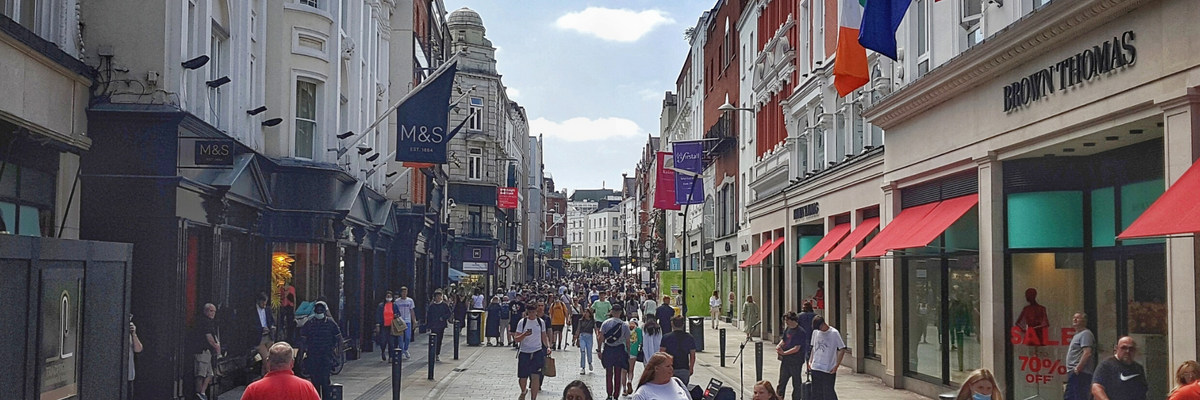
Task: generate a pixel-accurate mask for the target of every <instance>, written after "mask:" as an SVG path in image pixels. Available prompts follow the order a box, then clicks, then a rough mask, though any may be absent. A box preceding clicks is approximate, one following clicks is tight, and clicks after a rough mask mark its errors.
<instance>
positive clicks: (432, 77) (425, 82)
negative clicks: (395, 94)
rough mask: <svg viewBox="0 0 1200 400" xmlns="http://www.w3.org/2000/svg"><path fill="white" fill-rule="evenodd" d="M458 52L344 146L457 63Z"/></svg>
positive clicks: (363, 133) (373, 127) (370, 128)
mask: <svg viewBox="0 0 1200 400" xmlns="http://www.w3.org/2000/svg"><path fill="white" fill-rule="evenodd" d="M459 54H462V53H454V55H453V56H450V59H449V60H446V62H445V63H442V66H440V67H438V69H437V70H435V71H433V74H431V75H430V76H429V79H426V80H423V81H421V83H419V84H417V87H414V88H413V89H412V90H409V91H408V93H407V94H405V95H404V97H403V98H401V99H400V100H399V101H397V102H396V103H395V104H392V106H391V107H388V108H387V109H386V110H383V112H381V113H379V118H376V119H375V122H373V123H371V125H370V126H368V127H367V129H364V130H363V131H362V133H360V134H358V135H355V139H354V140H352V141H350V144H347V145H346V147H344V148H345V149H349V148H351V147H354V145H356V144H358V142H360V141H362V140H363V138H365V137H367V132H370V131H371V130H373V129H375V127H376V126H378V125H379V123H380V122H383V121H384V120H386V119H388V117H390V116H391V114H392V111H394V110H395V109H396V108H398V107H400V105H401V104H404V102H405V101H408V99H409V98H411V97H413V96H414V95H416V94H417V93H419V92H420V91H421V89H424V88H425V87H426V86H429V84H430V83H431V82H433V81H434V80H435V78H437V77H438V76H440V75H441V74H442V73H444V72H446V69H448V68H450V66H451V65H454V63H457V62H458V56H459ZM342 154H345V152H344V151H343V150H342V149H341V148H339V149H338V158H341V156H342Z"/></svg>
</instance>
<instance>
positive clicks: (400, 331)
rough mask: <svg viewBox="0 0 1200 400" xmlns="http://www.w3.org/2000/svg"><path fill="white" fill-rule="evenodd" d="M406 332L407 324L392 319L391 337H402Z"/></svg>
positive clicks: (398, 319) (396, 318)
mask: <svg viewBox="0 0 1200 400" xmlns="http://www.w3.org/2000/svg"><path fill="white" fill-rule="evenodd" d="M407 330H408V324H407V323H405V322H404V320H403V319H401V318H400V317H395V318H392V336H401V335H404V331H407Z"/></svg>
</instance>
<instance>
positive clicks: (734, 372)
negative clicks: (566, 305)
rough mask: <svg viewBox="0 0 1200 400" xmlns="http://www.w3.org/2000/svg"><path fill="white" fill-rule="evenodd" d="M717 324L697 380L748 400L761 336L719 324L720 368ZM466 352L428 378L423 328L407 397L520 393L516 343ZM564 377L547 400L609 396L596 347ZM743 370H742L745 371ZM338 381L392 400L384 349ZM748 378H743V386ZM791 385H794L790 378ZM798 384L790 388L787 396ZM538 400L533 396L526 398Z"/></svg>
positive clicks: (859, 388) (567, 357)
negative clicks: (587, 392)
mask: <svg viewBox="0 0 1200 400" xmlns="http://www.w3.org/2000/svg"><path fill="white" fill-rule="evenodd" d="M709 324H710V322H707V321H706V322H705V328H706V330H705V332H704V333H705V336H704V339H705V340H704V342H705V346H704V351H703V352H697V353H696V373H695V375H693V376H692V378H691V383H692V384H696V385H700V386H702V387H703V386H706V385H707V384H708V382H709V380H710V379H714V378H715V379H717V380H720V381H721V382H723V383H724V385H725V386H729V387H732V388H734V390H735V391H736V390H737V389H738V388H742V389H743V394H744V396H745V398H749V397H751V396H752V395H753V393H752V391H753V386H754V382H757V380H756V378H757V376H756V375H757V374H756V371H755V352H754V347H755V345H754V342H749V344H747V345H746V348H745V354H744V355H745V356H746V358H745V359H744V360H743V359H736V360H735V356H736V355H737V352H738V346H739V345H740V344H741V343H743V342H744V341H745V340H746V335H745V334H744V333H742V332H741V331H740V330H738V329H736V328H735V327H734V326H733V325H730V324H727V323H724V322H721V323H720V328H725V329H726V355H725V357H726V365H725V366H724V367H722V366H721V353H720V334H719V333H718V331H716V330H712V329H709V328H711V326H710V325H709ZM459 339H460V345H459V357H458V359H457V360H455V359H454V357H453V354H454V345H453V338H452V337H448V338H446V341H445V342H443V348H442V356H441V359H442V361H441V362H435V363H434V375H433V379H432V380H430V379H428V365H429V363H428V348H429V347H428V335H425V334H422V335H419V336H418V337H417V338H416V341H415V342H414V343H413V344H412V345H411V348H410V353H411V355H412V359H410V360H405V361H404V364H403V370H402V376H403V379H402V381H401V382H402V389H401V398H406V399H471V400H491V399H506V400H514V399H518V398H520V395H521V390H520V387H519V386H518V383H517V377H516V364H517V360H516V356H517V352H516V350H513V349H512V348H511V347H487V346H467V345H466V343H465V339H464V338H462V337H460V338H459ZM552 356H553V357H554V358H555V360H556V365H557V367H558V368H557V369H558V376H557V377H553V378H546V380H545V382H543V384H542V392H541V394H540V395H539V396H538V397H539V398H542V399H560V398H562V392H563V389H564V388H565V387H566V385H567V384H568V383H570V382H572V381H574V380H577V379H578V380H581V381H583V382H585V383H586V384H587V385H588V387H589V388H591V391H592V395H593V397H595V398H597V399H603V398H604V396H605V394H604V370H603V368H602V367H601V366H600V360H599V359H598V358H596V357H595V355H594V352H593V363H594V366H595V371H594V372H588V373H586V374H582V375H581V374H580V373H579V372H580V371H579V361H580V357H581V354H580V351H579V349H578V348H577V347H567V348H565V349H562V350H558V351H554V352H553V354H552ZM763 358H764V359H763V372H762V377H763V379H766V380H769V381H771V382H773V383H776V384H777V383H778V379H779V363H778V361H776V360H775V357H774V345H773V344H772V343H769V342H763ZM739 372H740V374H739ZM641 373H642V364H640V363H639V364H637V366H636V368H635V369H634V377H635V383H636V377H638V376H640V375H641ZM333 382H334V383H338V384H341V385H342V386H343V398H344V399H347V400H352V399H357V400H380V399H391V398H392V388H391V368H390V364H388V363H387V362H384V361H381V360H380V359H379V353H378V352H374V353H364V355H363V358H362V359H359V360H354V361H350V362H348V363H347V364H346V366H345V368H343V370H342V373H341V374H339V375H335V376H333ZM741 382H744V384H742V383H741ZM788 386H791V385H790V384H789V385H788ZM836 389H837V393H838V398H839V399H842V400H856V399H861V400H929V399H928V398H926V397H923V396H920V395H917V394H915V393H912V392H908V391H905V390H897V389H892V388H889V387H887V386H885V385H884V384H883V382H882V381H881V380H880V379H879V378H876V377H873V376H870V375H863V374H855V373H853V372H852V371H851V370H850V369H848V368H844V367H843V368H842V369H841V370H839V371H838V380H837V386H836ZM790 396H791V388H790V387H789V388H788V397H790ZM240 397H241V390H240V389H239V390H234V391H231V392H227V393H225V394H223V395H221V396H220V397H219V399H220V400H237V399H239V398H240ZM526 398H527V399H529V400H533V399H532V396H528V397H526Z"/></svg>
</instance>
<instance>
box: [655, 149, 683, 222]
mask: <svg viewBox="0 0 1200 400" xmlns="http://www.w3.org/2000/svg"><path fill="white" fill-rule="evenodd" d="M657 157H658V160H657V167H658V171H656V173H655V186H654V208H657V209H660V210H678V209H679V204H675V170H672V169H670V168H674V166H675V155H674V154H672V153H671V152H669V151H660V152H658V154H657Z"/></svg>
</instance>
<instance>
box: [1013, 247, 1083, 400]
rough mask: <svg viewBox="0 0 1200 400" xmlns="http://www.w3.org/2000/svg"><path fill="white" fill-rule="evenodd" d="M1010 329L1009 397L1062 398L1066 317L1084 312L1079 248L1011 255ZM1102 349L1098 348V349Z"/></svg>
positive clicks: (1068, 337) (1068, 334) (1069, 334)
mask: <svg viewBox="0 0 1200 400" xmlns="http://www.w3.org/2000/svg"><path fill="white" fill-rule="evenodd" d="M1011 258H1012V274H1013V276H1012V292H1011V293H1010V297H1009V298H1011V299H1012V304H1011V305H1010V307H1009V309H1010V310H1013V311H1014V312H1015V313H1016V314H1014V316H1013V321H1014V322H1013V325H1012V327H1011V328H1010V330H1009V342H1010V343H1011V345H1012V348H1013V351H1012V354H1011V358H1012V359H1011V360H1009V362H1010V363H1011V365H1013V369H1014V371H1013V373H1014V379H1013V381H1014V382H1013V387H1012V393H1013V398H1021V399H1024V398H1028V397H1031V396H1035V395H1036V396H1041V397H1042V398H1043V399H1061V398H1062V393H1061V392H1062V384H1063V383H1065V382H1066V378H1067V361H1066V356H1067V347H1068V346H1069V345H1070V344H1071V338H1072V336H1073V335H1074V334H1075V329H1074V328H1072V327H1071V317H1072V316H1074V315H1075V313H1077V312H1084V299H1085V296H1084V268H1083V253H1078V252H1063V253H1020V254H1013V255H1012V257H1011ZM1097 354H1103V352H1097Z"/></svg>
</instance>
